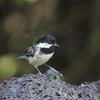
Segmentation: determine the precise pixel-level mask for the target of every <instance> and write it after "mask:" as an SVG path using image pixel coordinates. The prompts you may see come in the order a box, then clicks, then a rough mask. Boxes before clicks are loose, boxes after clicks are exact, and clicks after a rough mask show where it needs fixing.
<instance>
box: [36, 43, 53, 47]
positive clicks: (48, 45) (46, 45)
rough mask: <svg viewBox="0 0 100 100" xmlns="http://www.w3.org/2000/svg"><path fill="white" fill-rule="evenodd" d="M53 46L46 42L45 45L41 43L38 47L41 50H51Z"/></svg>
mask: <svg viewBox="0 0 100 100" xmlns="http://www.w3.org/2000/svg"><path fill="white" fill-rule="evenodd" d="M51 46H52V44H49V43H46V42H44V43H39V44H38V45H37V47H39V48H50V47H51Z"/></svg>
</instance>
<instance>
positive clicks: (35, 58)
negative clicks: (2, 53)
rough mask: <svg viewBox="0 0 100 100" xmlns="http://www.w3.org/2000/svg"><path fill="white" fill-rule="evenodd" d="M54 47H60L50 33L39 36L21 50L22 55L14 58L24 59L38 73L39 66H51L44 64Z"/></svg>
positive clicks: (51, 54)
mask: <svg viewBox="0 0 100 100" xmlns="http://www.w3.org/2000/svg"><path fill="white" fill-rule="evenodd" d="M55 47H60V46H59V45H58V44H57V42H56V39H55V38H54V37H53V36H52V35H50V34H44V35H43V36H41V37H40V38H39V39H38V40H37V41H36V42H35V43H34V44H33V45H32V46H30V47H28V48H27V49H25V50H24V51H23V55H22V56H19V57H17V58H15V60H19V59H26V60H28V62H29V63H30V64H31V65H32V66H34V68H35V69H36V70H37V71H38V73H39V74H42V73H41V72H40V70H39V69H38V67H39V66H41V65H43V64H44V65H45V66H47V67H49V68H51V69H53V68H52V67H51V66H48V65H47V64H45V63H46V62H47V61H48V60H49V59H50V58H51V57H52V56H53V54H54V52H55Z"/></svg>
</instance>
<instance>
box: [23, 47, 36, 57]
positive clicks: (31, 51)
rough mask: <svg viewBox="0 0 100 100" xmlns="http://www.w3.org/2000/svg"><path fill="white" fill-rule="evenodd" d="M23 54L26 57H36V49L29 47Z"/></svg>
mask: <svg viewBox="0 0 100 100" xmlns="http://www.w3.org/2000/svg"><path fill="white" fill-rule="evenodd" d="M23 54H24V55H26V56H32V57H33V56H34V48H33V47H32V46H31V47H28V48H27V49H25V50H24V51H23Z"/></svg>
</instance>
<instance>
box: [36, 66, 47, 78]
mask: <svg viewBox="0 0 100 100" xmlns="http://www.w3.org/2000/svg"><path fill="white" fill-rule="evenodd" d="M35 68H36V70H37V71H38V73H39V74H40V75H42V76H44V77H46V76H45V75H44V74H42V73H41V72H40V70H39V69H38V67H35Z"/></svg>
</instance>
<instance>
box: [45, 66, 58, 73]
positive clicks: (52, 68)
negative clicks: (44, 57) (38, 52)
mask: <svg viewBox="0 0 100 100" xmlns="http://www.w3.org/2000/svg"><path fill="white" fill-rule="evenodd" d="M44 65H45V66H47V67H48V68H50V69H51V70H53V71H54V72H56V73H58V71H57V70H55V69H54V68H52V67H51V66H49V65H47V64H44Z"/></svg>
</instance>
